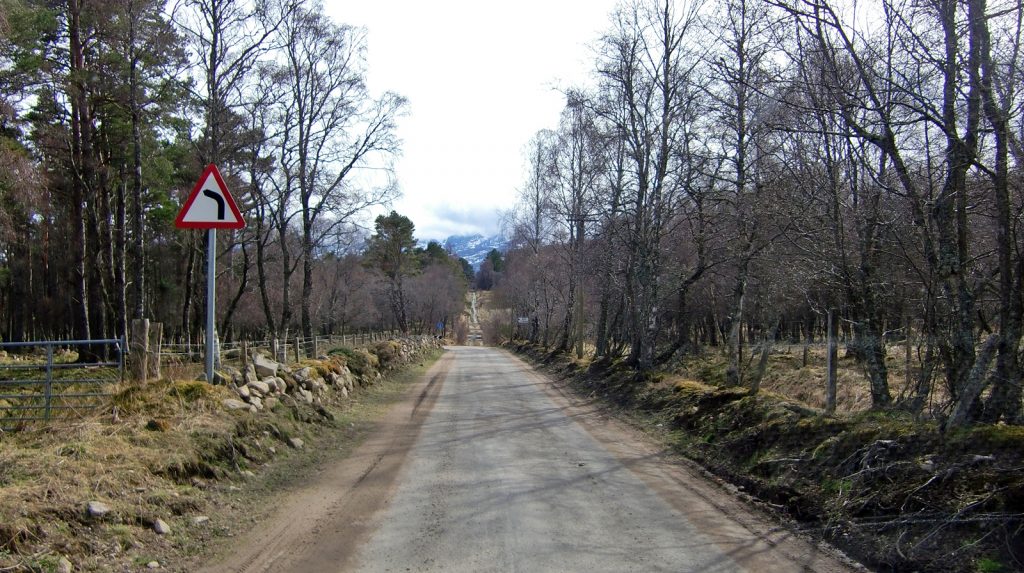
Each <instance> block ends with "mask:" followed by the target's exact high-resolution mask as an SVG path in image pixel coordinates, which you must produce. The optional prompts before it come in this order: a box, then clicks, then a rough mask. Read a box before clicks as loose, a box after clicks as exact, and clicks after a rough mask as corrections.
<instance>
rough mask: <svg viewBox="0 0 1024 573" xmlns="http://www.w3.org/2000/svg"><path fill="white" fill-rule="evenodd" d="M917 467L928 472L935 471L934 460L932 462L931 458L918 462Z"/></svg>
mask: <svg viewBox="0 0 1024 573" xmlns="http://www.w3.org/2000/svg"><path fill="white" fill-rule="evenodd" d="M918 467H920V468H921V469H922V470H924V471H926V472H929V473H930V472H933V471H935V462H933V461H931V460H924V461H923V462H921V463H920V464H918Z"/></svg>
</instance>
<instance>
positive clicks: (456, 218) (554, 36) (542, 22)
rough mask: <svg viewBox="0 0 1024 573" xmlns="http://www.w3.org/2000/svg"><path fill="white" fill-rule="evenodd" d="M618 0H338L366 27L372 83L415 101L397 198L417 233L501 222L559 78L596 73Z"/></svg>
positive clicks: (547, 121) (562, 83) (440, 234)
mask: <svg viewBox="0 0 1024 573" xmlns="http://www.w3.org/2000/svg"><path fill="white" fill-rule="evenodd" d="M615 3H616V2H615V0H516V1H515V2H489V1H485V0H433V1H422V0H372V1H366V0H334V1H327V2H325V4H326V5H327V8H326V9H327V11H328V13H330V14H331V16H333V17H334V18H335V19H336V20H337V21H339V22H344V23H347V24H353V25H357V26H365V27H366V28H367V29H368V38H369V52H368V57H369V78H368V79H369V84H370V89H371V90H372V91H373V92H374V93H380V92H382V91H384V90H391V91H395V92H398V93H400V94H402V95H403V96H405V97H407V98H408V99H409V103H410V114H409V116H408V117H405V118H404V119H403V120H402V121H401V123H400V128H399V136H400V137H401V138H402V139H403V140H404V146H403V150H404V151H403V156H402V158H401V159H400V160H399V162H398V164H397V176H398V180H399V184H400V185H401V189H402V193H403V197H402V198H401V199H400V200H398V201H397V202H396V203H395V205H394V208H395V209H396V210H397V211H398V212H399V213H401V214H403V215H406V216H408V217H409V218H410V219H412V221H413V223H415V224H416V236H417V238H419V239H444V238H446V237H448V236H449V235H455V234H469V233H482V234H485V235H490V234H495V233H497V232H498V231H499V212H500V211H503V210H507V209H509V208H510V207H511V206H512V205H513V203H514V202H515V198H516V193H517V189H518V188H519V187H520V186H521V184H522V181H523V180H524V173H525V172H526V170H525V165H526V161H525V158H524V152H523V150H524V149H525V147H526V144H527V142H528V141H529V139H530V138H531V137H532V136H533V134H534V133H536V132H537V131H538V130H540V129H544V128H552V127H554V126H555V125H556V123H557V121H558V114H559V112H560V111H561V109H562V105H563V103H564V100H563V96H562V95H561V92H560V91H559V90H560V89H561V88H564V87H568V86H573V85H579V84H581V83H584V82H586V81H588V78H589V77H590V70H591V69H592V67H593V62H594V56H593V51H592V46H593V45H594V44H595V42H596V40H597V38H598V37H599V35H600V34H601V32H603V31H604V30H606V29H607V27H608V22H609V14H610V13H611V11H612V9H613V8H614V6H615Z"/></svg>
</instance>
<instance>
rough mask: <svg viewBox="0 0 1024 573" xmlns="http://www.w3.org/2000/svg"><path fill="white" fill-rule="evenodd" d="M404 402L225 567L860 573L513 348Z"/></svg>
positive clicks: (443, 370)
mask: <svg viewBox="0 0 1024 573" xmlns="http://www.w3.org/2000/svg"><path fill="white" fill-rule="evenodd" d="M408 402H409V403H408V404H403V405H402V407H400V408H396V409H395V411H394V412H393V413H392V414H391V415H390V416H389V418H391V422H390V423H388V424H385V425H384V427H383V428H382V433H381V435H380V436H378V438H376V439H375V442H374V443H368V444H365V447H363V448H360V451H357V455H356V456H354V457H353V458H351V459H350V460H348V461H343V462H340V463H339V465H338V468H336V469H335V470H331V471H326V472H324V474H323V476H322V479H321V480H320V482H321V483H318V484H315V485H313V486H311V488H310V493H308V494H305V495H303V494H302V493H301V492H299V493H297V498H296V499H292V500H290V501H288V502H287V503H286V504H285V507H283V508H282V511H281V516H280V517H279V518H277V519H276V520H275V523H272V524H269V525H268V526H266V527H258V529H259V530H260V531H262V532H263V533H262V534H257V535H255V536H250V539H249V540H248V541H246V542H245V543H243V544H242V545H241V546H240V547H239V552H238V554H237V555H235V556H234V557H233V559H232V560H230V561H229V562H228V563H227V564H226V565H224V566H222V567H219V569H220V570H235V571H332V572H334V571H366V572H401V571H445V572H485V571H503V572H504V571H508V572H512V571H524V572H536V571H559V572H562V571H565V572H571V571H580V572H588V573H590V572H598V571H610V572H611V571H614V572H624V571H644V572H647V571H651V572H654V571H666V572H685V571H693V572H696V571H701V572H715V571H719V572H726V571H729V572H731V571H757V572H758V573H766V572H768V571H771V572H784V571H794V572H795V571H821V572H826V571H827V572H832V571H836V572H838V571H855V570H858V569H857V568H856V567H855V566H852V565H850V564H849V563H848V562H846V561H844V560H842V559H841V556H837V555H836V554H835V552H834V551H833V550H831V549H829V548H827V547H819V546H816V545H815V544H813V543H810V542H808V541H806V540H804V539H802V538H800V537H797V536H794V535H792V534H790V533H789V532H787V530H785V529H784V528H781V527H778V526H776V525H773V524H772V523H771V522H770V521H769V520H768V519H766V518H764V517H763V516H761V515H759V514H758V512H757V511H756V510H752V509H750V508H748V507H747V506H745V505H744V504H742V503H740V502H739V501H738V500H736V499H735V498H734V497H733V496H732V495H731V494H730V493H729V492H728V490H726V489H724V488H722V487H720V486H718V485H716V484H714V483H712V482H711V481H709V480H708V479H707V478H705V477H703V476H702V475H701V474H700V472H699V471H698V470H697V469H695V468H692V467H690V466H688V465H687V464H686V463H683V462H681V461H680V460H676V459H670V457H669V456H666V455H665V454H664V453H663V452H661V451H660V450H659V448H657V447H656V446H655V445H653V444H652V443H651V442H650V441H649V440H647V439H646V438H644V437H643V436H642V435H639V434H638V433H637V432H635V431H634V430H632V429H630V428H628V427H624V426H623V425H621V424H619V423H617V422H615V421H614V420H611V419H608V418H607V417H605V416H604V415H603V414H602V413H601V412H600V410H598V409H596V408H595V407H593V406H592V405H589V404H587V403H585V402H582V401H580V400H578V399H574V398H571V397H569V396H566V395H563V394H561V393H560V392H558V390H557V389H556V388H554V387H553V386H552V385H551V384H550V382H548V381H546V380H545V379H544V378H543V377H541V376H539V375H537V374H535V373H534V372H533V371H532V369H530V368H529V366H527V365H526V364H525V363H523V362H522V361H520V360H518V359H516V358H514V357H513V356H511V355H510V354H508V353H507V352H504V351H501V350H497V349H492V348H482V347H457V348H452V349H450V350H449V352H448V353H447V355H446V356H445V358H444V359H442V363H441V364H439V365H437V366H435V368H434V369H433V370H432V371H431V372H428V374H427V376H425V378H424V381H423V382H421V383H420V388H418V389H415V390H414V391H413V393H412V394H411V396H410V399H409V400H408ZM296 524H299V525H296ZM261 537H262V540H261ZM289 539H292V540H293V542H289ZM270 540H273V543H274V545H275V546H276V549H274V550H268V548H267V546H268V545H269V544H270Z"/></svg>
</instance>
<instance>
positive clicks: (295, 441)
mask: <svg viewBox="0 0 1024 573" xmlns="http://www.w3.org/2000/svg"><path fill="white" fill-rule="evenodd" d="M288 445H289V446H291V447H293V448H295V449H296V450H301V449H302V448H303V447H305V446H306V443H305V442H303V441H302V439H301V438H288Z"/></svg>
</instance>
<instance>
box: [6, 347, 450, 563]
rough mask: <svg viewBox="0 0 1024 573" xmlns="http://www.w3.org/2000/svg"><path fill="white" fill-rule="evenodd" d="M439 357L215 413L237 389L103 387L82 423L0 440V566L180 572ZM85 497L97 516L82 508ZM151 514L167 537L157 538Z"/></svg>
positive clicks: (348, 438)
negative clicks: (340, 388)
mask: <svg viewBox="0 0 1024 573" xmlns="http://www.w3.org/2000/svg"><path fill="white" fill-rule="evenodd" d="M382 348H384V347H382ZM389 349H390V347H388V348H386V349H385V350H384V351H383V352H384V353H385V354H387V350H389ZM441 353H442V351H441V350H440V349H438V348H429V349H426V350H422V351H421V352H419V353H417V354H415V355H413V356H412V357H411V358H409V359H406V360H405V361H402V360H397V359H392V360H391V361H390V362H389V363H388V368H386V369H385V372H386V375H383V376H378V375H379V374H381V371H380V370H378V369H377V368H378V366H380V361H379V360H371V359H367V365H366V370H365V372H363V373H362V375H361V376H359V385H358V390H357V391H356V392H353V393H352V394H351V395H350V396H349V397H344V396H342V395H341V394H340V393H336V392H333V391H330V392H329V393H328V395H326V396H324V398H323V400H322V401H321V402H320V403H319V404H306V403H304V402H303V401H301V400H290V399H282V400H281V402H280V403H279V404H277V405H276V406H275V407H274V408H273V409H272V410H267V411H263V412H258V413H249V412H248V411H245V410H240V411H227V410H226V409H225V408H224V407H223V406H222V402H223V400H224V399H225V398H231V397H237V395H235V394H234V393H233V392H231V391H230V390H228V389H227V388H225V387H222V386H210V385H208V384H205V383H202V382H194V381H173V380H162V381H159V382H156V383H153V384H149V385H147V386H145V387H139V386H126V387H123V388H115V389H114V397H113V398H112V400H111V404H110V407H109V408H107V409H106V410H105V411H106V413H105V414H103V415H97V416H95V417H93V418H92V419H88V420H83V421H78V422H73V423H60V424H54V425H52V426H49V427H47V428H45V429H43V430H39V431H33V432H20V433H13V434H11V433H9V434H4V435H2V436H0V571H3V572H8V571H19V572H21V571H31V572H43V571H58V570H60V567H62V564H61V561H62V560H64V561H66V562H67V563H69V564H71V565H72V566H73V568H74V570H75V571H140V570H148V565H149V564H150V563H153V562H155V563H157V564H158V566H159V567H160V570H169V571H191V570H194V569H195V568H196V565H197V564H198V563H200V562H202V561H203V558H204V556H206V555H211V554H213V553H217V552H220V551H224V550H226V549H227V548H228V547H229V546H230V543H231V541H232V538H234V537H235V536H237V535H239V534H241V533H242V532H244V531H245V530H246V529H248V528H250V527H252V526H253V524H255V523H258V522H259V521H260V520H261V519H263V518H264V517H266V515H267V514H268V513H269V512H270V511H272V509H273V508H274V505H275V504H274V500H275V499H277V498H278V497H279V496H281V495H283V494H285V493H287V492H288V491H290V490H291V489H292V488H294V487H297V486H300V485H302V484H303V483H304V482H305V478H307V477H309V476H311V475H312V474H313V472H315V471H316V469H317V468H318V467H319V466H320V465H322V464H323V463H324V462H326V461H328V460H335V459H339V458H343V457H345V456H346V455H348V454H349V453H350V452H351V451H352V450H353V449H354V448H355V447H357V446H358V445H359V444H360V443H361V442H362V441H363V440H364V439H365V438H366V437H367V436H368V435H369V433H370V432H372V431H373V428H374V422H375V421H376V420H377V419H379V418H381V417H382V416H383V414H384V412H386V411H387V409H388V408H389V407H390V406H391V405H392V404H394V403H395V402H396V401H398V400H400V399H401V398H402V397H403V396H404V394H405V391H406V390H407V389H408V388H409V386H410V385H411V384H412V382H414V381H415V380H416V379H417V378H418V377H419V376H420V375H421V374H422V373H423V372H424V371H425V370H426V369H427V368H428V367H429V366H430V364H432V363H433V362H434V361H435V360H436V359H437V358H438V357H439V356H440V354H441ZM375 358H376V357H375ZM374 362H376V364H373V363H374ZM306 365H312V366H314V367H315V366H318V364H316V363H312V364H306ZM322 366H323V367H327V365H326V364H325V365H322ZM380 367H381V368H383V366H380ZM296 439H298V440H301V442H302V443H303V444H302V445H301V446H300V447H295V446H296V445H297V444H298V442H297V441H296ZM89 502H100V503H102V504H103V505H105V506H106V508H107V509H108V512H107V513H105V514H104V515H90V513H89V512H88V511H87V504H88V503H89ZM158 522H162V523H164V524H166V525H168V526H169V530H170V531H169V532H166V533H157V531H156V529H158V525H159V523H158ZM66 566H67V565H66V564H65V565H64V567H66Z"/></svg>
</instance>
